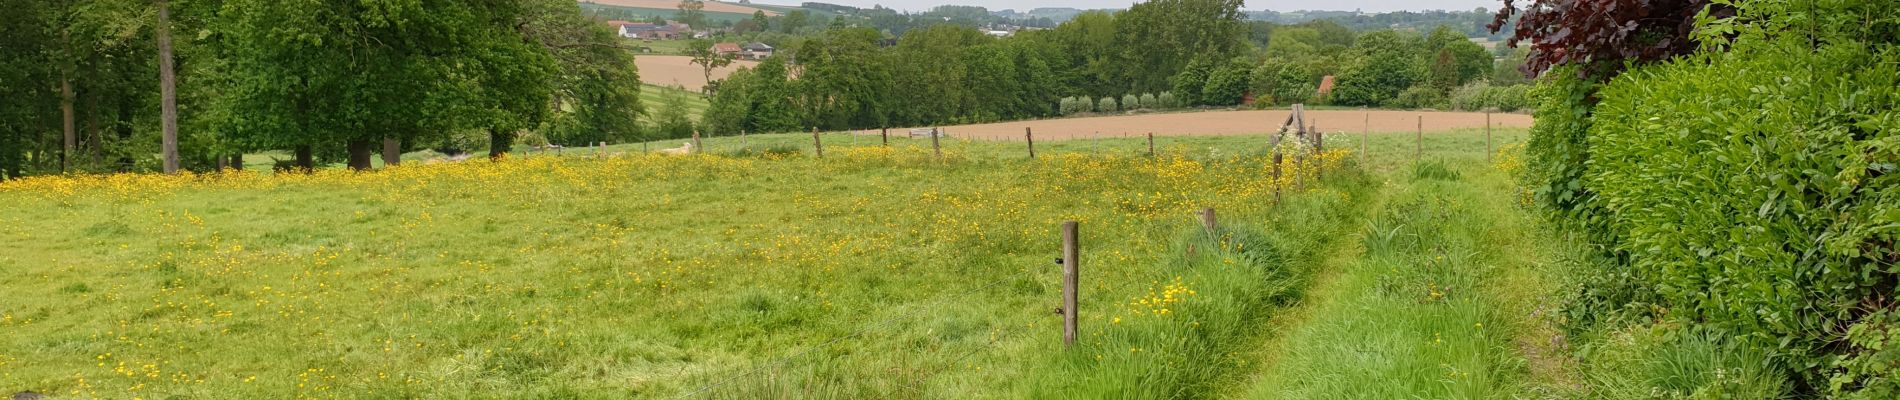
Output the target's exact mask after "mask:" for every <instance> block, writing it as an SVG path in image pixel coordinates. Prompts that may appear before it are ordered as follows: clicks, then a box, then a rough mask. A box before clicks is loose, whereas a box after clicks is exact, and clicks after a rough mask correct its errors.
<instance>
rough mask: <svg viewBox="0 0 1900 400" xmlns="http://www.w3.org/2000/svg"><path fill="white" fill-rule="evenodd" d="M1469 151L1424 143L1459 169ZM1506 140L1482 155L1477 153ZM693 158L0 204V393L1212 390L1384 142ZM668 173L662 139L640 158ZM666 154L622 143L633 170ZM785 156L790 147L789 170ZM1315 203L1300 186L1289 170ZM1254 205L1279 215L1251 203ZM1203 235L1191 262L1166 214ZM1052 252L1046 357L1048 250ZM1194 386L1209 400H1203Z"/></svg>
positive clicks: (281, 180)
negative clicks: (1282, 150)
mask: <svg viewBox="0 0 1900 400" xmlns="http://www.w3.org/2000/svg"><path fill="white" fill-rule="evenodd" d="M1478 132H1479V131H1475V130H1460V131H1451V132H1440V133H1434V134H1433V135H1430V136H1428V140H1427V141H1426V143H1425V145H1426V147H1425V151H1426V152H1427V153H1428V154H1429V157H1432V158H1433V159H1441V160H1452V161H1453V162H1457V163H1459V164H1458V165H1468V164H1470V163H1474V162H1475V160H1478V159H1481V157H1482V156H1483V154H1484V153H1483V152H1482V150H1481V149H1482V148H1483V144H1482V143H1483V138H1482V136H1481V134H1480V133H1478ZM1522 134H1523V131H1521V130H1509V131H1499V132H1497V134H1496V138H1495V139H1496V141H1497V143H1500V144H1502V143H1507V142H1512V141H1516V140H1519V138H1521V136H1522ZM1359 137H1360V136H1359V135H1334V136H1332V139H1330V140H1328V147H1329V148H1336V149H1342V150H1334V151H1330V152H1328V153H1326V155H1324V156H1320V157H1315V158H1309V159H1307V162H1304V163H1296V162H1295V161H1294V159H1293V158H1288V159H1287V163H1286V164H1282V165H1280V167H1281V168H1282V170H1283V172H1284V174H1283V175H1281V177H1280V178H1278V179H1275V178H1273V173H1272V170H1273V166H1272V165H1271V163H1267V162H1264V161H1263V160H1264V158H1263V157H1260V156H1261V155H1262V154H1263V153H1262V152H1263V149H1262V148H1263V147H1264V146H1265V140H1266V138H1265V137H1264V136H1258V135H1256V136H1207V137H1167V138H1163V139H1164V140H1163V142H1162V143H1159V144H1158V145H1157V147H1158V153H1159V154H1157V155H1155V156H1153V157H1149V156H1148V155H1147V153H1146V151H1147V146H1146V143H1145V142H1144V141H1140V140H1133V139H1129V140H1123V139H1102V140H1070V141H1056V142H1051V143H1049V144H1047V145H1044V146H1039V148H1038V158H1036V159H1033V160H1032V159H1028V158H1027V157H1026V156H1025V154H1024V153H1023V150H1024V148H1023V146H1022V143H1011V142H1001V141H982V140H960V139H959V140H945V141H943V142H942V143H941V144H942V145H943V153H944V154H943V155H942V156H941V157H938V156H935V155H934V153H933V152H932V151H931V150H930V147H929V144H928V141H927V140H912V139H894V140H893V144H892V145H891V146H889V147H885V146H882V145H881V143H880V141H878V140H877V138H876V137H875V136H869V137H866V136H863V135H858V136H850V135H843V134H825V135H822V139H823V140H824V141H825V143H826V146H827V151H826V153H825V157H824V158H817V157H816V156H815V154H812V152H811V151H810V149H809V147H808V146H809V145H810V143H811V142H810V140H811V136H810V135H809V134H783V135H756V136H748V137H744V138H738V137H718V138H707V139H706V140H705V142H706V144H705V146H704V147H705V149H706V150H708V152H707V154H702V155H694V156H683V157H682V156H659V155H648V154H639V152H640V151H641V148H642V145H639V144H635V145H618V146H613V147H610V148H608V149H606V150H605V151H604V152H602V153H595V152H592V151H589V150H583V149H568V150H566V151H565V152H564V154H562V156H559V157H557V156H552V155H549V154H547V153H540V154H534V155H525V156H523V157H519V158H517V159H512V160H509V161H506V162H500V163H491V162H485V161H476V162H463V163H445V164H430V165H413V166H404V167H401V168H395V169H391V170H386V171H379V172H373V173H352V172H346V171H344V170H340V169H334V170H323V171H319V172H318V173H315V174H311V175H294V174H286V175H266V174H261V173H246V172H234V173H227V174H220V175H209V176H176V177H174V176H163V175H113V176H103V177H83V176H81V177H47V178H31V179H24V180H19V181H14V182H9V183H7V184H5V185H4V186H0V202H3V203H5V204H8V205H10V207H8V208H7V209H5V210H0V247H5V248H7V249H10V251H8V252H7V253H6V254H4V255H0V282H6V283H5V287H4V290H5V291H6V292H7V293H9V296H8V298H9V300H8V301H6V302H4V303H0V316H3V317H0V325H4V329H5V330H6V331H7V332H8V333H9V334H8V335H5V336H4V337H0V371H5V372H4V373H0V388H4V389H7V390H13V389H14V388H31V389H34V390H38V391H40V392H43V393H52V394H59V395H74V396H80V397H124V398H130V397H140V396H143V397H164V395H182V396H187V397H221V396H232V397H251V398H256V397H343V398H353V397H416V396H446V397H482V398H487V397H494V398H521V397H535V398H547V397H582V398H625V397H636V398H679V397H694V398H787V397H805V398H814V397H815V398H1022V397H1048V396H1058V395H1081V396H1084V397H1089V396H1110V397H1113V396H1117V395H1134V396H1136V397H1171V396H1182V395H1196V394H1198V393H1211V392H1214V391H1220V390H1232V389H1231V388H1238V387H1245V386H1246V384H1245V382H1246V381H1247V380H1248V376H1249V375H1250V374H1251V372H1249V371H1254V370H1256V369H1257V365H1258V362H1259V361H1258V360H1257V355H1258V354H1257V353H1256V352H1254V351H1253V350H1252V349H1254V348H1255V347H1257V346H1259V345H1260V342H1259V339H1261V336H1260V335H1259V334H1258V331H1259V329H1260V326H1262V325H1264V324H1268V323H1269V321H1270V320H1271V319H1272V318H1274V316H1275V315H1278V314H1280V313H1281V312H1283V311H1286V310H1289V309H1290V307H1293V305H1294V304H1297V303H1298V302H1299V299H1300V298H1302V295H1303V293H1304V292H1305V291H1306V290H1307V288H1308V287H1310V286H1312V281H1313V280H1314V279H1315V277H1317V276H1323V275H1325V274H1326V272H1325V270H1326V268H1324V267H1323V266H1324V265H1325V264H1324V263H1322V262H1321V261H1322V260H1323V259H1324V258H1327V257H1330V255H1331V254H1333V253H1335V251H1334V250H1332V249H1334V248H1336V247H1337V246H1339V245H1340V244H1341V243H1350V242H1351V241H1352V240H1353V239H1352V238H1353V237H1355V236H1356V235H1357V234H1358V233H1359V231H1360V228H1361V227H1362V226H1363V224H1364V223H1365V222H1364V218H1365V217H1364V215H1366V214H1368V213H1370V212H1372V211H1373V210H1372V209H1369V207H1376V206H1377V202H1376V201H1370V199H1374V198H1378V197H1380V196H1382V195H1380V194H1379V193H1380V192H1382V191H1383V190H1384V189H1381V188H1380V185H1378V184H1377V183H1376V181H1377V180H1378V179H1380V178H1378V177H1379V176H1389V175H1391V174H1395V173H1398V172H1395V171H1400V170H1407V171H1409V169H1402V168H1401V167H1399V166H1402V165H1409V161H1407V160H1408V158H1407V157H1408V156H1410V155H1411V152H1413V151H1415V149H1414V147H1413V146H1416V144H1415V143H1412V140H1414V138H1413V136H1412V135H1402V134H1379V135H1373V136H1372V139H1373V142H1372V143H1370V146H1367V148H1369V149H1371V153H1372V154H1371V155H1372V158H1371V160H1373V163H1372V167H1371V168H1362V167H1361V166H1360V165H1359V164H1358V162H1357V161H1356V160H1358V155H1356V154H1350V153H1348V152H1346V151H1345V150H1343V149H1348V148H1350V149H1355V151H1356V149H1357V148H1359V146H1358V144H1357V143H1358V140H1359ZM667 144H672V143H670V142H669V143H667ZM667 144H658V143H656V144H648V145H646V146H644V147H646V148H650V149H657V148H660V147H672V146H670V145H667ZM801 146H805V147H801ZM1322 165H1323V166H1325V167H1326V176H1327V177H1326V178H1325V179H1324V180H1320V179H1318V177H1317V176H1316V175H1315V174H1314V172H1316V171H1319V169H1318V168H1317V167H1318V166H1322ZM1276 189H1278V190H1279V192H1280V193H1279V194H1278V195H1277V196H1276V193H1275V191H1276ZM1203 207H1214V208H1216V209H1217V210H1219V212H1220V214H1219V215H1220V217H1221V221H1222V222H1221V228H1220V229H1219V230H1218V231H1217V232H1215V233H1214V234H1213V235H1211V236H1210V234H1209V232H1207V231H1204V230H1202V229H1201V227H1200V225H1199V222H1198V221H1199V219H1198V217H1197V216H1196V215H1195V214H1194V212H1195V211H1197V210H1199V209H1200V208H1203ZM1064 220H1075V221H1079V222H1080V223H1081V226H1082V237H1083V241H1082V243H1083V248H1084V253H1083V256H1082V258H1081V260H1082V265H1083V268H1084V273H1083V275H1082V277H1083V278H1082V282H1083V292H1082V295H1081V298H1082V299H1084V301H1083V304H1084V305H1083V308H1082V309H1081V314H1080V316H1081V318H1082V327H1083V332H1084V336H1083V338H1082V340H1081V341H1080V343H1078V345H1077V348H1075V349H1070V350H1064V349H1063V348H1062V345H1061V340H1060V328H1059V321H1060V317H1059V316H1056V315H1053V314H1051V312H1050V310H1051V308H1052V307H1054V306H1056V305H1057V304H1059V303H1058V301H1057V293H1058V292H1059V291H1060V290H1059V288H1060V285H1059V283H1058V282H1059V281H1058V279H1059V275H1060V274H1059V272H1058V271H1059V269H1058V268H1055V265H1053V264H1052V263H1051V262H1050V260H1051V259H1052V258H1053V257H1056V256H1057V255H1058V251H1057V250H1058V245H1059V243H1058V241H1057V240H1056V239H1057V236H1056V229H1057V227H1058V225H1059V223H1060V222H1061V221H1064ZM1223 388H1228V389H1223Z"/></svg>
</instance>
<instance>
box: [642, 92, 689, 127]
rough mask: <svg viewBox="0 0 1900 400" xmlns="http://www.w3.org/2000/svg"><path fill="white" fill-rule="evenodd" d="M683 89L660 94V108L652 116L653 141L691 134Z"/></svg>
mask: <svg viewBox="0 0 1900 400" xmlns="http://www.w3.org/2000/svg"><path fill="white" fill-rule="evenodd" d="M685 92H686V90H685V88H679V90H668V91H664V92H661V94H660V107H659V109H658V111H657V112H655V114H654V115H653V129H652V132H653V133H654V134H655V135H656V136H655V137H653V139H676V138H682V137H686V136H689V135H692V134H693V129H694V126H693V120H692V117H690V116H689V114H688V113H687V105H686V95H685V94H684V93H685Z"/></svg>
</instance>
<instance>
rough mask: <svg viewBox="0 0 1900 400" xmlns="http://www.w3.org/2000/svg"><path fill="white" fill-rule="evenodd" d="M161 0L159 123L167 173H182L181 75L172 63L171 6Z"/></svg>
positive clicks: (159, 3)
mask: <svg viewBox="0 0 1900 400" xmlns="http://www.w3.org/2000/svg"><path fill="white" fill-rule="evenodd" d="M157 1H158V27H157V28H158V92H159V105H158V106H159V123H160V125H162V126H163V128H164V137H163V138H162V139H161V145H162V146H163V151H164V153H165V173H167V174H176V173H178V76H177V74H176V73H174V71H173V65H172V28H171V19H172V17H171V7H169V6H167V5H166V4H165V1H166V0H157Z"/></svg>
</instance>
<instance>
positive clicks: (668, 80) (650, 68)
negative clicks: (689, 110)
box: [633, 5, 759, 92]
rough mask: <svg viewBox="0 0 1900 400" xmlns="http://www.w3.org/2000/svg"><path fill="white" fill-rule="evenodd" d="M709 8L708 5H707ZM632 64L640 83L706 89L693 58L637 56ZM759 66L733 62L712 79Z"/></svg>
mask: <svg viewBox="0 0 1900 400" xmlns="http://www.w3.org/2000/svg"><path fill="white" fill-rule="evenodd" d="M709 7H710V5H709ZM633 64H634V65H635V66H638V67H640V82H645V83H647V84H650V85H660V86H674V85H679V86H683V87H685V88H686V90H691V91H694V92H698V91H700V89H701V88H704V87H706V75H705V72H704V70H701V69H700V68H699V65H698V64H693V58H692V57H687V56H661V55H639V56H634V57H633ZM755 65H759V62H758V61H745V60H734V61H733V62H732V65H728V66H725V67H724V68H719V69H716V70H713V74H712V78H713V79H725V78H726V75H732V72H733V71H738V70H739V68H742V67H744V68H750V67H752V66H755Z"/></svg>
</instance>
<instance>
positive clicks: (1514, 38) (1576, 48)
mask: <svg viewBox="0 0 1900 400" xmlns="http://www.w3.org/2000/svg"><path fill="white" fill-rule="evenodd" d="M1519 1H1524V2H1527V3H1530V4H1528V5H1526V6H1524V7H1523V9H1522V10H1521V11H1520V10H1519V8H1518V7H1516V3H1518V2H1519ZM1729 3H1730V2H1726V1H1716V0H1528V1H1525V0H1504V8H1501V9H1498V13H1497V15H1496V17H1495V18H1494V19H1493V20H1492V22H1491V25H1489V26H1488V28H1490V29H1491V31H1492V32H1499V31H1500V30H1502V29H1504V28H1505V27H1506V26H1507V25H1509V24H1510V23H1511V18H1512V17H1513V16H1518V14H1519V13H1520V12H1521V13H1522V15H1521V16H1520V18H1519V19H1518V20H1517V22H1516V27H1515V29H1513V30H1512V31H1511V36H1510V38H1509V39H1506V40H1505V44H1507V45H1510V46H1511V47H1517V46H1518V44H1519V43H1520V42H1523V41H1530V42H1531V47H1530V49H1529V54H1528V57H1527V59H1526V61H1525V67H1526V69H1527V71H1528V73H1530V74H1531V75H1532V76H1536V75H1539V74H1543V73H1544V71H1547V70H1549V69H1550V68H1552V67H1555V66H1558V65H1565V64H1583V66H1582V68H1581V69H1580V70H1579V73H1582V74H1585V75H1595V76H1596V77H1597V78H1598V79H1606V78H1608V77H1609V76H1611V75H1615V73H1616V72H1617V71H1620V70H1621V69H1622V68H1623V67H1624V63H1623V62H1624V61H1625V60H1628V61H1637V62H1650V61H1657V60H1663V59H1667V58H1669V57H1674V56H1677V55H1682V54H1688V53H1689V52H1691V51H1694V50H1695V49H1696V43H1695V38H1694V37H1693V36H1692V33H1693V32H1694V30H1695V27H1696V24H1695V21H1696V19H1697V18H1699V16H1700V15H1702V13H1704V12H1705V11H1706V13H1707V14H1706V16H1707V17H1709V18H1727V17H1733V16H1735V7H1734V6H1733V5H1730V4H1729Z"/></svg>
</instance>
